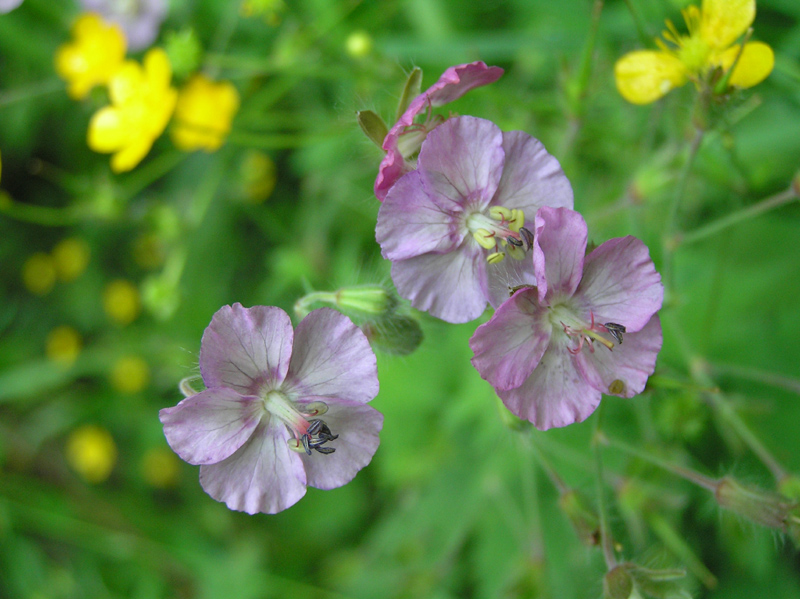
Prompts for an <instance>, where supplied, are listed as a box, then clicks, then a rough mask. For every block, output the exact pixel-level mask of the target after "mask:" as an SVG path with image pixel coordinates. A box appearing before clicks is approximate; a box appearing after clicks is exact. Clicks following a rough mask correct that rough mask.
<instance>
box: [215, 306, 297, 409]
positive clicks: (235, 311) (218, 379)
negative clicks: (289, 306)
mask: <svg viewBox="0 0 800 599" xmlns="http://www.w3.org/2000/svg"><path fill="white" fill-rule="evenodd" d="M293 336H294V333H293V332H292V322H291V320H289V315H288V314H286V312H284V311H283V310H281V309H280V308H275V307H272V306H269V307H267V306H254V307H252V308H244V307H243V306H242V305H241V304H238V303H237V304H233V305H232V306H223V307H222V308H220V309H219V310H217V312H216V314H214V317H213V318H212V319H211V324H210V325H208V328H206V331H205V333H203V340H202V344H201V347H200V372H201V373H202V374H203V382H204V383H205V384H206V387H209V388H211V387H230V388H231V389H234V390H236V391H238V392H239V393H241V394H242V395H257V394H258V392H259V391H260V390H262V388H263V386H264V385H265V384H271V385H272V386H277V385H278V384H279V383H280V382H281V381H283V379H284V378H285V377H286V372H287V370H288V369H289V359H290V358H291V355H292V338H293Z"/></svg>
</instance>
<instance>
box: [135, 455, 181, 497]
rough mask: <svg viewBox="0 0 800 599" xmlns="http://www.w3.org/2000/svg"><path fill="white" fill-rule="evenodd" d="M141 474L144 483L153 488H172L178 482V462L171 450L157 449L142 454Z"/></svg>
mask: <svg viewBox="0 0 800 599" xmlns="http://www.w3.org/2000/svg"><path fill="white" fill-rule="evenodd" d="M141 473H142V478H143V479H144V480H145V482H146V483H147V484H149V485H151V486H153V487H157V488H159V489H164V488H167V487H173V486H175V483H177V482H178V475H179V474H180V462H179V461H178V458H177V457H176V456H175V453H174V452H173V451H172V450H170V449H168V448H166V447H157V448H154V449H150V450H148V451H147V453H145V454H144V457H143V458H142V463H141Z"/></svg>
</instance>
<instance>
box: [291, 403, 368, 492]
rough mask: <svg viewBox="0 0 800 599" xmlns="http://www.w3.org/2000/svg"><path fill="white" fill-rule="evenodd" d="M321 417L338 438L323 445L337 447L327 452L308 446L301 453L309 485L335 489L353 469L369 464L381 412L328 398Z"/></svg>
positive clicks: (353, 472)
mask: <svg viewBox="0 0 800 599" xmlns="http://www.w3.org/2000/svg"><path fill="white" fill-rule="evenodd" d="M328 407H329V410H328V412H326V413H325V415H324V416H322V418H323V419H324V420H325V423H326V424H327V425H328V426H329V427H330V429H331V432H332V433H333V434H334V435H339V438H338V439H335V440H333V441H329V442H328V443H327V444H326V445H325V447H332V448H334V449H335V450H336V451H335V452H334V453H331V454H328V455H322V454H321V453H319V452H317V451H315V450H313V449H312V450H311V455H310V456H309V455H306V454H300V457H301V459H302V460H303V464H304V465H305V469H306V476H307V477H308V485H309V486H311V487H316V488H317V489H335V488H336V487H341V486H342V485H344V484H346V483H348V482H350V481H351V480H353V477H354V476H355V475H356V473H357V472H358V471H359V470H361V469H362V468H363V467H364V466H366V465H367V464H369V462H370V460H372V456H373V455H375V451H376V450H377V449H378V444H379V443H380V439H379V438H378V433H379V432H380V431H381V428H383V414H381V413H380V412H378V411H377V410H374V409H373V408H371V407H369V406H364V405H359V404H357V403H355V402H331V403H330V404H328Z"/></svg>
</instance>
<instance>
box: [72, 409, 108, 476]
mask: <svg viewBox="0 0 800 599" xmlns="http://www.w3.org/2000/svg"><path fill="white" fill-rule="evenodd" d="M66 459H67V463H68V464H69V465H70V467H71V468H72V469H73V470H74V471H75V472H77V473H78V474H79V475H80V476H81V477H82V478H83V479H84V480H86V481H87V482H90V483H100V482H103V481H104V480H106V479H107V478H108V476H109V475H110V474H111V470H112V469H113V468H114V464H116V462H117V446H116V444H115V443H114V439H113V437H112V436H111V434H110V433H109V432H108V431H107V430H105V429H104V428H100V427H99V426H95V425H92V424H87V425H84V426H82V427H80V428H77V429H75V430H74V431H72V433H71V434H70V436H69V438H68V439H67V446H66Z"/></svg>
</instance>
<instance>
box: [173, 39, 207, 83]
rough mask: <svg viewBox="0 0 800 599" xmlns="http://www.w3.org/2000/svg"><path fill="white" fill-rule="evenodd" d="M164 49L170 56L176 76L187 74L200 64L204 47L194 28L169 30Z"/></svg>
mask: <svg viewBox="0 0 800 599" xmlns="http://www.w3.org/2000/svg"><path fill="white" fill-rule="evenodd" d="M164 50H165V51H166V53H167V56H169V63H170V65H171V66H172V72H173V74H174V75H175V76H176V77H184V76H187V75H188V74H189V73H192V72H194V71H196V70H197V68H198V67H199V66H200V59H201V58H202V53H203V47H202V45H201V44H200V40H199V39H198V38H197V34H196V33H195V31H194V29H192V28H184V29H182V30H181V31H170V32H168V33H167V35H166V40H165V43H164Z"/></svg>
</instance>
